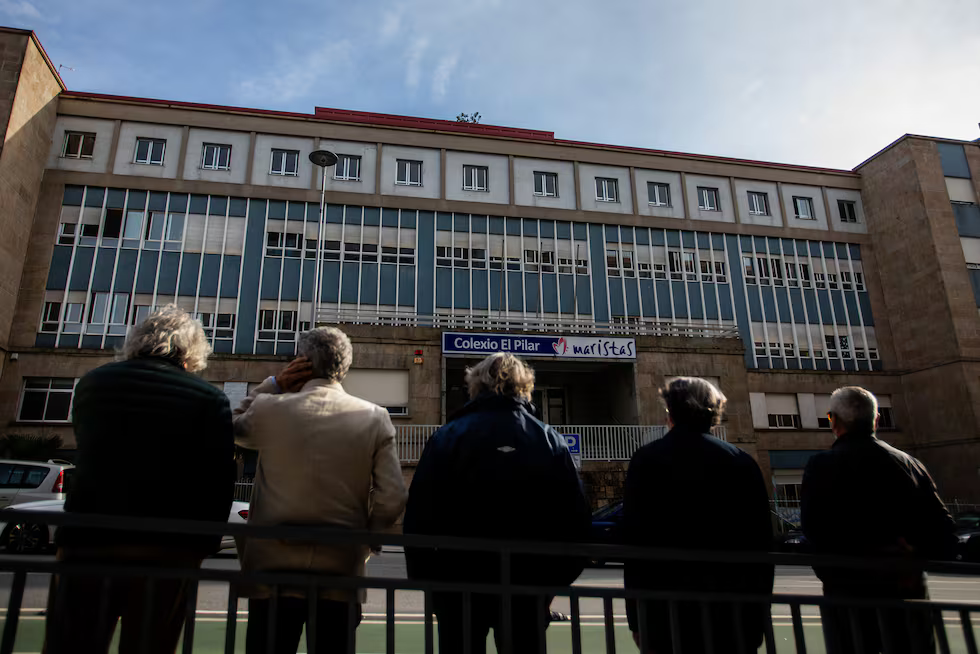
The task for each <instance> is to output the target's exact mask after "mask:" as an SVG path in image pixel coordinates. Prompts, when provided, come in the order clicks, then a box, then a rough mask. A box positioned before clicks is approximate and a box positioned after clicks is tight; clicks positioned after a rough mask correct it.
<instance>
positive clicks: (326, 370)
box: [296, 327, 354, 382]
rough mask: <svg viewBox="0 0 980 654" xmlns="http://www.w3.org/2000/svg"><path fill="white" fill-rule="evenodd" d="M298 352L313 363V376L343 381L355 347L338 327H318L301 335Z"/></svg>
mask: <svg viewBox="0 0 980 654" xmlns="http://www.w3.org/2000/svg"><path fill="white" fill-rule="evenodd" d="M296 351H297V354H299V355H300V356H304V357H306V358H307V359H309V361H310V363H312V364H313V376H314V377H319V378H320V379H327V380H330V381H336V382H339V381H343V379H344V377H346V376H347V371H348V370H350V364H351V361H353V359H354V348H353V347H352V346H351V344H350V339H349V338H347V334H345V333H344V332H342V331H340V330H339V329H337V328H336V327H316V328H315V329H311V330H309V331H306V332H303V333H302V334H300V335H299V342H298V343H297V346H296Z"/></svg>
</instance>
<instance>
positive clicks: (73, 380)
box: [17, 377, 78, 425]
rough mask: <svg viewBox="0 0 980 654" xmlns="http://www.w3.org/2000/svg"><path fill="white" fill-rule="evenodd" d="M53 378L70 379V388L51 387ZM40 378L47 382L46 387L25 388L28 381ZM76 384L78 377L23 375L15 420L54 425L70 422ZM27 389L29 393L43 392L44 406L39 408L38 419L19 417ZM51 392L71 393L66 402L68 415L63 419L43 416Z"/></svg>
mask: <svg viewBox="0 0 980 654" xmlns="http://www.w3.org/2000/svg"><path fill="white" fill-rule="evenodd" d="M55 379H57V380H60V381H62V382H66V381H69V380H70V381H71V388H52V387H51V386H52V383H53V382H54V380H55ZM40 380H46V382H47V388H45V389H41V388H32V389H28V388H27V384H28V382H29V381H40ZM77 384H78V378H70V377H25V378H24V381H23V383H22V384H21V387H20V397H19V398H18V402H17V422H25V423H31V424H38V423H47V424H54V425H66V424H71V413H72V408H73V405H74V404H75V386H76V385H77ZM28 391H30V392H31V393H40V392H43V393H44V408H42V409H41V419H40V420H22V419H21V417H20V415H21V412H22V411H23V409H24V398H25V396H26V395H27V393H28ZM52 393H68V394H70V395H71V399H70V400H69V402H68V416H67V417H66V418H65V419H64V420H45V418H44V414H46V413H47V412H48V401H49V400H50V399H51V394H52Z"/></svg>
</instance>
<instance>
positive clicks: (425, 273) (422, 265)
mask: <svg viewBox="0 0 980 654" xmlns="http://www.w3.org/2000/svg"><path fill="white" fill-rule="evenodd" d="M402 215H403V216H404V212H403V213H402ZM435 227H436V225H435V216H434V215H433V213H432V212H431V211H419V212H418V232H416V233H417V234H418V242H419V249H418V252H416V253H415V265H416V269H417V270H418V313H419V315H423V316H431V315H432V311H433V308H434V306H433V305H434V302H435V298H434V297H433V295H432V294H433V289H432V280H433V275H434V274H435V264H436V261H435V245H434V243H435V237H436V232H435Z"/></svg>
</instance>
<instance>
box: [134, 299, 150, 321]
mask: <svg viewBox="0 0 980 654" xmlns="http://www.w3.org/2000/svg"><path fill="white" fill-rule="evenodd" d="M152 308H153V307H151V306H149V305H148V304H137V305H136V306H135V307H133V324H134V325H138V324H140V323H141V322H143V321H144V320H146V318H147V316H149V315H150V313H151V312H150V310H151V309H152Z"/></svg>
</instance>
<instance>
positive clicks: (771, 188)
mask: <svg viewBox="0 0 980 654" xmlns="http://www.w3.org/2000/svg"><path fill="white" fill-rule="evenodd" d="M749 191H755V192H758V193H765V194H766V196H767V198H766V199H767V200H768V202H769V215H768V216H763V215H755V214H750V213H749ZM735 202H736V203H737V204H738V216H739V222H741V223H743V224H746V225H770V226H773V227H780V226H782V224H783V212H782V211H781V210H780V207H779V188H778V186H777V185H776V184H773V183H771V182H769V183H767V182H755V181H750V180H746V179H736V180H735Z"/></svg>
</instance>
